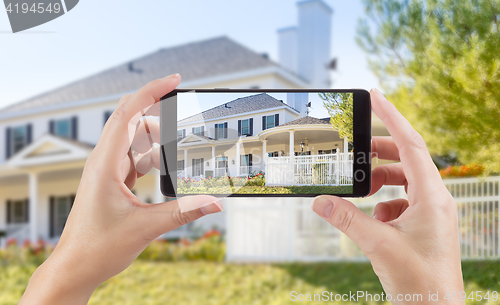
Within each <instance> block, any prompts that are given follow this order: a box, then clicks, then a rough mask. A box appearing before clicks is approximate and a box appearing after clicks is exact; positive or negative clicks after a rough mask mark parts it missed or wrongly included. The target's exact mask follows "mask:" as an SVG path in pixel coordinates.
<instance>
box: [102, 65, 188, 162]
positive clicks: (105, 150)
mask: <svg viewBox="0 0 500 305" xmlns="http://www.w3.org/2000/svg"><path fill="white" fill-rule="evenodd" d="M180 80H181V78H180V76H179V75H178V74H175V75H170V76H167V77H165V78H162V79H158V80H155V81H152V82H150V83H148V84H147V85H145V86H144V87H142V88H141V89H139V91H137V92H136V93H134V94H133V95H132V96H128V97H127V98H125V99H122V100H121V101H120V103H119V105H118V107H117V108H116V110H115V111H114V112H113V114H112V115H111V117H110V119H109V120H108V122H107V123H106V126H105V127H104V130H103V132H102V135H101V138H100V139H99V143H98V144H97V146H96V149H98V150H99V153H100V155H101V157H102V158H105V159H106V163H107V164H110V165H116V159H117V156H121V155H125V154H126V153H127V151H128V149H129V148H130V145H131V143H132V139H133V135H134V134H135V131H136V129H137V124H138V122H139V120H140V119H141V117H142V115H143V113H144V112H147V110H148V107H150V106H152V105H153V104H155V102H156V101H158V100H160V98H161V97H163V96H164V95H165V94H167V93H169V92H170V91H172V90H173V89H175V88H176V87H177V86H178V85H179V82H180ZM111 148H112V149H111Z"/></svg>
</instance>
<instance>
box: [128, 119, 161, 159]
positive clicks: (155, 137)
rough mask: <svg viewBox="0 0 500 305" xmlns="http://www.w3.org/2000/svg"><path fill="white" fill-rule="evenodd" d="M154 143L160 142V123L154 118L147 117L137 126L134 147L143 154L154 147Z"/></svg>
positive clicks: (133, 141)
mask: <svg viewBox="0 0 500 305" xmlns="http://www.w3.org/2000/svg"><path fill="white" fill-rule="evenodd" d="M153 143H160V123H159V122H158V121H156V120H154V119H150V118H145V119H143V120H141V121H140V123H139V127H137V131H136V132H135V135H134V139H133V140H132V148H133V149H134V150H135V151H137V152H139V153H142V154H143V153H145V152H147V151H148V150H150V149H151V148H152V147H153Z"/></svg>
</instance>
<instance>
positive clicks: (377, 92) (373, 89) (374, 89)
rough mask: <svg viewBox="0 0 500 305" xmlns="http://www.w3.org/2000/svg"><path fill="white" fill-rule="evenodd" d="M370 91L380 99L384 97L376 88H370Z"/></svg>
mask: <svg viewBox="0 0 500 305" xmlns="http://www.w3.org/2000/svg"><path fill="white" fill-rule="evenodd" d="M371 91H373V92H374V93H375V94H378V95H379V96H381V97H384V95H383V94H382V92H380V90H378V89H377V88H372V90H371Z"/></svg>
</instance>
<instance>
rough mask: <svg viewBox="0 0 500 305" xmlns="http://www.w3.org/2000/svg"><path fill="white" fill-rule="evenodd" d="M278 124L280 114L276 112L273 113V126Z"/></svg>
mask: <svg viewBox="0 0 500 305" xmlns="http://www.w3.org/2000/svg"><path fill="white" fill-rule="evenodd" d="M279 124H280V115H279V114H278V113H276V114H275V115H274V126H278V125H279Z"/></svg>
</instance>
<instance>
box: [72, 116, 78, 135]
mask: <svg viewBox="0 0 500 305" xmlns="http://www.w3.org/2000/svg"><path fill="white" fill-rule="evenodd" d="M71 138H72V139H73V140H78V117H76V116H74V117H72V118H71Z"/></svg>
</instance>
